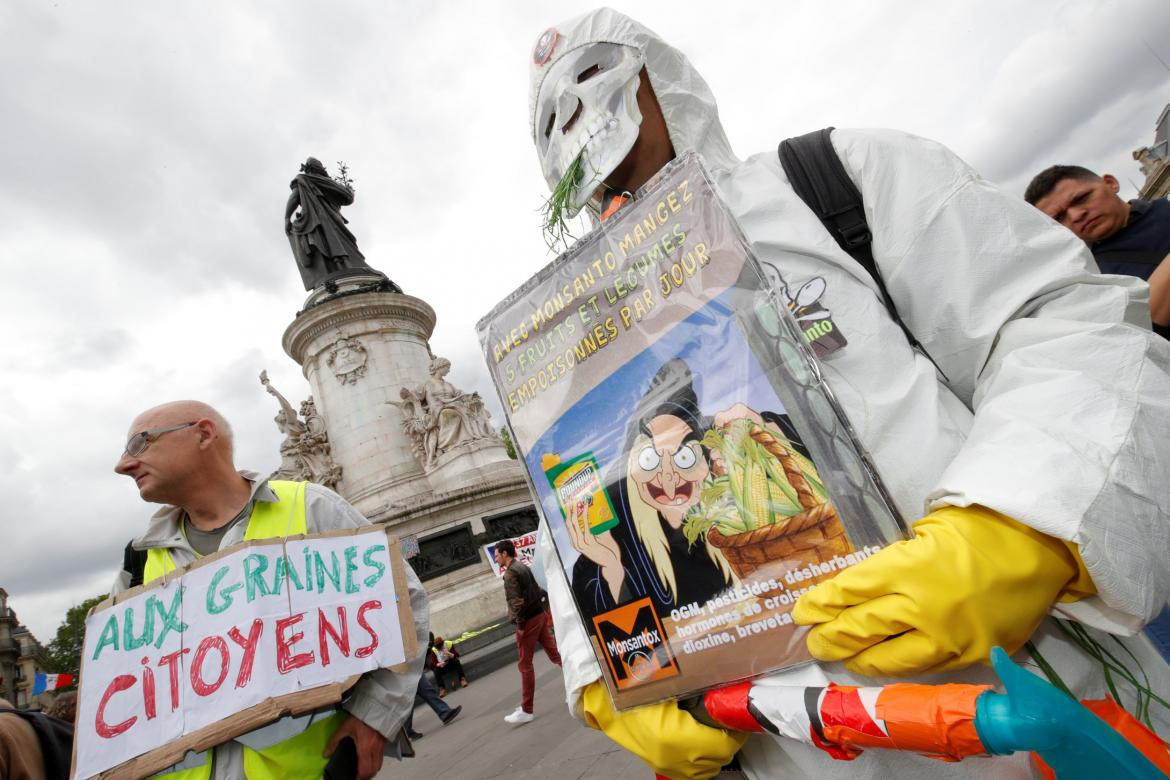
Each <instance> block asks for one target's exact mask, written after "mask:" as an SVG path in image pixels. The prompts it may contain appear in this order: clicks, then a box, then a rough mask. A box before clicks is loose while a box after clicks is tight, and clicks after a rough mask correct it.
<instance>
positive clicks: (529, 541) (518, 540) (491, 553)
mask: <svg viewBox="0 0 1170 780" xmlns="http://www.w3.org/2000/svg"><path fill="white" fill-rule="evenodd" d="M497 544H499V542H492V543H491V544H485V545H484V546H483V551H484V554H485V555H487V559H488V563H489V564H490V565H491V567H492V571H493V572H495V573H496V576H497V577H503V576H504V570H503V569H501V568H500V564H498V563H496V545H497ZM512 544H514V545H516V560H518V561H520V563H523V564H524V565H525V566H528V567H530V568H531V566H532V559H533V557H534V556H535V555H536V533H535V532H533V533H528V534H524V535H523V536H513V537H512Z"/></svg>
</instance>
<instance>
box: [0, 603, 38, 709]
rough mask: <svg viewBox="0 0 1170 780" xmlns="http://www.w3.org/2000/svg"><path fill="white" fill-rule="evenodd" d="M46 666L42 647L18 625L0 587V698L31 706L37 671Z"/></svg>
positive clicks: (29, 633)
mask: <svg viewBox="0 0 1170 780" xmlns="http://www.w3.org/2000/svg"><path fill="white" fill-rule="evenodd" d="M46 666H47V664H46V659H45V651H44V648H43V647H41V643H40V642H38V641H37V638H36V637H35V636H33V635H32V632H31V631H29V630H28V629H27V628H25V627H24V626H23V625H21V623H20V621H19V620H18V619H17V617H16V611H15V610H13V609H12V607H10V606H8V592H7V591H5V590H4V589H3V588H0V698H3V699H7V700H8V701H10V702H12V704H13V705H15V706H17V707H28V706H31V705H32V703H33V692H32V691H33V685H34V684H35V682H36V678H37V673H44V672H45V671H46Z"/></svg>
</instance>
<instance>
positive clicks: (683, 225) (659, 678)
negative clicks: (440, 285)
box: [477, 154, 905, 709]
mask: <svg viewBox="0 0 1170 780" xmlns="http://www.w3.org/2000/svg"><path fill="white" fill-rule="evenodd" d="M764 270H765V269H764V268H763V267H762V266H761V264H760V263H759V262H757V260H756V259H755V258H754V257H753V255H752V253H751V250H750V249H749V247H748V244H747V242H746V241H745V240H744V238H743V235H742V233H741V232H740V230H739V227H738V225H737V224H736V222H735V220H734V218H733V217H732V216H731V214H730V212H729V211H728V209H727V208H726V206H725V205H724V204H723V202H722V201H721V200H720V198H719V196H718V194H717V192H716V189H715V187H714V186H713V185H712V182H711V180H710V178H709V177H708V175H707V173H706V172H705V170H704V169H703V166H702V163H701V161H700V159H699V158H698V157H697V156H695V155H693V154H690V155H687V156H684V157H683V158H681V159H679V160H676V161H675V162H673V163H671V164H670V165H669V166H667V167H666V168H664V169H663V170H662V171H661V172H660V173H659V174H658V175H657V176H655V177H654V179H653V180H652V181H650V182H649V183H648V184H647V185H646V187H644V188H643V191H642V192H641V193H639V196H638V198H637V199H636V200H633V201H631V202H630V203H629V204H627V205H626V206H624V207H623V208H622V210H621V211H619V212H618V213H617V214H616V215H614V216H612V217H610V218H609V219H608V220H607V221H606V222H605V223H604V224H603V225H602V226H601V227H599V228H597V229H595V230H594V231H593V232H591V233H590V234H589V235H587V236H585V237H583V238H582V239H581V240H580V241H578V242H577V243H576V244H575V245H574V246H573V247H572V248H571V249H570V250H569V251H567V252H566V253H565V254H563V255H561V256H560V257H558V258H557V259H556V260H555V261H553V262H552V263H551V264H549V265H548V266H547V267H545V268H544V269H543V270H541V271H540V272H539V273H538V274H537V275H536V276H534V277H533V278H532V279H530V280H529V281H528V282H527V283H525V284H524V285H523V286H522V287H521V288H520V289H519V290H517V291H516V292H514V293H513V294H512V295H510V296H509V297H508V298H507V299H506V300H504V301H503V302H501V303H500V304H499V305H498V306H496V307H495V309H494V310H493V311H492V312H491V313H490V314H488V315H487V316H486V317H484V318H483V319H482V320H481V321H480V322H479V325H478V326H477V331H478V334H479V339H480V343H481V345H482V347H483V350H484V354H485V356H486V358H487V363H488V367H489V370H490V373H491V376H492V379H493V381H494V383H495V386H496V389H497V391H498V392H499V395H500V399H501V401H502V402H503V406H504V411H505V414H506V416H507V418H508V424H509V426H510V429H511V432H512V437H513V442H514V444H515V446H516V450H517V455H518V456H519V457H520V458H521V459H522V461H523V463H524V465H525V467H526V469H527V473H528V477H529V480H530V484H531V487H532V489H533V494H534V496H536V498H537V503H538V505H539V508H540V511H541V514H542V516H543V518H544V521H545V531H544V532H545V533H551V534H552V539H553V541H554V543H555V546H556V550H557V555H558V557H559V560H560V564H561V569H562V570H563V572H564V575H565V578H566V580H567V582H568V585H569V590H570V591H571V593H572V594H573V598H574V600H575V602H576V609H577V615H576V616H567V615H558V616H557V619H558V620H559V621H564V620H566V619H579V620H581V622H582V623H583V625H584V627H585V630H586V633H587V635H588V636H589V637H590V640H591V642H592V645H593V651H594V653H595V654H596V655H597V659H598V662H599V663H600V665H601V668H602V669H603V670H604V673H605V679H606V683H607V684H608V686H609V690H610V693H611V694H612V696H613V700H614V704H615V706H617V707H618V708H620V709H624V708H628V707H632V706H635V705H638V704H644V703H647V702H652V701H658V700H662V699H669V698H680V697H684V696H689V695H693V694H696V693H698V692H700V691H702V690H705V689H707V688H710V687H713V686H717V685H722V684H726V683H730V682H733V681H736V680H742V679H746V678H750V677H754V676H757V675H760V674H763V673H765V672H769V671H773V670H777V669H783V668H786V667H790V666H795V665H798V664H802V663H806V662H808V661H809V660H811V659H810V657H809V656H808V654H807V651H806V650H805V646H804V641H803V634H804V629H802V628H799V627H798V626H796V625H795V624H794V623H793V622H792V617H791V611H792V606H793V604H794V603H795V602H796V600H797V598H798V597H799V596H800V595H801V594H802V593H803V592H805V591H806V590H808V589H809V588H810V587H813V586H815V585H816V583H818V582H820V581H822V580H824V579H826V578H829V577H832V576H833V575H834V574H835V573H836V572H838V571H840V570H842V569H844V568H846V567H848V566H851V565H853V564H855V563H857V562H858V561H860V560H863V559H865V558H867V557H869V556H870V555H872V554H873V553H875V552H876V551H877V550H878V549H880V548H881V547H883V546H884V545H886V544H888V543H890V542H892V541H896V540H898V539H900V538H903V537H904V535H905V532H904V524H903V523H902V521H901V519H900V518H899V517H898V515H897V512H896V510H895V509H893V504H892V502H891V501H890V500H889V499H888V496H887V495H886V493H885V491H884V490H883V488H882V486H881V482H880V479H879V478H878V475H877V474H876V473H875V472H874V470H873V469H872V468H871V467H870V465H869V459H868V457H867V456H866V455H865V453H864V452H863V451H862V449H861V447H860V445H859V444H858V442H857V440H856V437H855V436H854V434H853V431H852V429H851V428H850V425H849V423H848V420H847V418H846V417H845V414H844V412H843V410H842V409H841V407H840V406H839V405H838V404H837V402H836V400H835V399H834V397H833V395H832V393H831V391H830V389H829V387H828V385H827V384H826V383H825V382H824V381H823V379H822V376H821V371H820V367H819V364H818V361H817V357H816V355H815V353H814V349H813V347H812V346H810V343H811V342H813V341H819V342H820V343H822V344H823V343H825V341H826V340H825V339H823V338H821V337H822V336H826V335H829V336H831V334H824V333H820V332H819V331H820V330H821V329H823V328H820V329H818V327H817V325H818V321H817V319H816V318H815V317H812V318H808V319H804V320H803V321H800V322H799V323H798V320H797V317H796V316H794V312H793V311H790V306H791V307H792V308H794V309H795V314H796V315H798V316H806V315H808V314H809V311H807V309H813V308H815V306H814V305H812V304H809V305H807V306H805V307H803V308H802V307H801V303H800V302H799V301H793V302H791V303H790V302H789V301H788V299H787V296H785V299H784V303H783V304H782V303H781V302H780V298H779V297H778V295H777V292H776V290H774V289H773V285H772V284H771V283H770V282H769V277H768V276H767V275H766V274H765V273H764ZM798 297H799V296H798ZM828 341H829V342H831V338H830V339H828Z"/></svg>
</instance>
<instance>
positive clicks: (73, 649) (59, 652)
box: [45, 594, 106, 679]
mask: <svg viewBox="0 0 1170 780" xmlns="http://www.w3.org/2000/svg"><path fill="white" fill-rule="evenodd" d="M105 599H106V596H105V594H102V595H101V596H94V597H93V598H92V599H86V600H85V601H83V602H81V603H80V604H77V605H76V606H73V607H70V608H69V611H68V612H66V613H65V620H63V621H62V622H61V625H60V626H58V627H57V635H56V636H55V637H53V641H51V642H49V644H48V646H46V647H45V660H47V661H48V665H49V669H50V670H51V671H53V672H61V673H65V674H72V675H73V677H74V679H77V675H78V674H79V673H80V671H81V648H82V646H83V643H84V642H85V616H86V615H88V614H89V610H90V609H92V608H93V606H94V605H95V604H99V603H101V602H102V601H105Z"/></svg>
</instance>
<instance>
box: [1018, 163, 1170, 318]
mask: <svg viewBox="0 0 1170 780" xmlns="http://www.w3.org/2000/svg"><path fill="white" fill-rule="evenodd" d="M1119 189H1120V184H1119V183H1118V181H1117V179H1116V177H1114V176H1112V175H1111V174H1108V173H1107V174H1105V175H1104V176H1098V175H1097V174H1095V173H1093V172H1092V171H1090V170H1089V169H1088V168H1082V167H1081V166H1079V165H1053V166H1052V167H1050V168H1046V169H1045V170H1043V171H1041V172H1040V173H1038V174H1036V177H1035V178H1034V179H1032V182H1031V183H1030V184H1029V185H1028V189H1027V190H1025V191H1024V200H1026V201H1028V202H1029V203H1031V204H1032V205H1033V206H1035V207H1036V208H1038V209H1040V210H1041V211H1043V212H1044V213H1045V214H1047V215H1048V216H1050V217H1052V218H1053V219H1055V220H1056V221H1057V222H1059V223H1060V224H1062V225H1064V226H1065V227H1067V228H1068V229H1069V230H1071V231H1072V232H1073V233H1075V234H1076V236H1077V238H1080V239H1081V240H1082V241H1084V242H1085V243H1086V244H1088V245H1089V249H1090V250H1092V252H1093V257H1094V258H1095V259H1096V260H1097V266H1098V267H1099V268H1100V269H1101V272H1102V273H1106V274H1123V275H1126V276H1136V277H1138V278H1139V279H1145V280H1146V281H1147V282H1148V283H1149V285H1150V319H1151V320H1152V321H1153V323H1154V330H1155V332H1157V333H1159V334H1161V335H1162V336H1165V337H1168V338H1170V263H1163V262H1162V261H1163V260H1165V259H1166V258H1167V257H1170V200H1166V199H1165V198H1159V199H1158V200H1152V201H1150V200H1131V201H1128V202H1126V201H1124V200H1122V199H1121V198H1120V197H1119V196H1118V194H1117V192H1118V190H1119Z"/></svg>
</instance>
